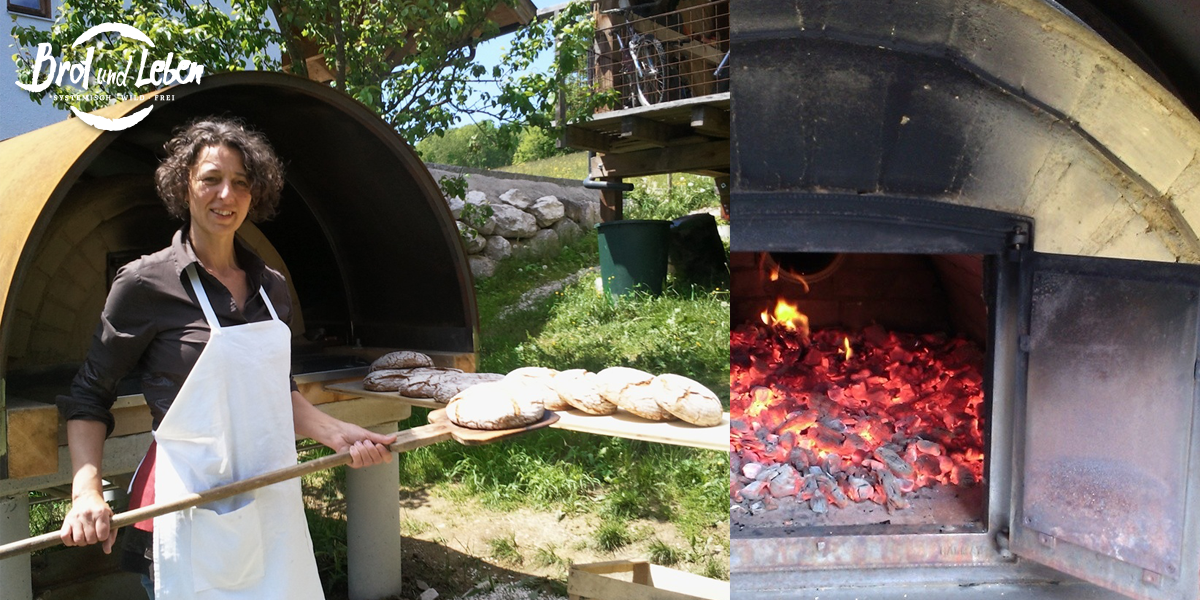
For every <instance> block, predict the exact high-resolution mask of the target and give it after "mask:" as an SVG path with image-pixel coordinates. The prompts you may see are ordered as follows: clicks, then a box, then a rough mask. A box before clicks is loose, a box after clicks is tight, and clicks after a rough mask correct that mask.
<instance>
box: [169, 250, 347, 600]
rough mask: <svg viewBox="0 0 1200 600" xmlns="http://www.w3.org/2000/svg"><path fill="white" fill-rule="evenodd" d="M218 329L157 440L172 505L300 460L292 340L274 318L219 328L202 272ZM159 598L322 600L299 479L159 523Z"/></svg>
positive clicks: (196, 282) (200, 293) (207, 308)
mask: <svg viewBox="0 0 1200 600" xmlns="http://www.w3.org/2000/svg"><path fill="white" fill-rule="evenodd" d="M187 271H188V278H189V279H191V282H192V287H193V289H195V290H196V297H197V298H198V299H199V301H200V306H201V307H202V308H203V309H204V316H205V318H206V319H207V320H208V325H209V327H210V329H211V331H212V333H211V337H210V338H209V340H208V345H207V346H205V347H204V350H203V352H201V354H200V358H199V359H198V360H197V361H196V366H195V367H193V368H192V371H191V373H190V374H189V375H188V377H187V379H186V380H185V381H184V383H183V387H181V388H180V389H179V395H178V396H176V398H175V401H174V402H173V403H172V404H171V408H170V409H169V410H168V411H167V414H166V416H165V417H164V418H163V421H162V423H161V424H160V425H159V426H158V430H157V431H156V432H155V434H154V438H155V440H156V441H157V443H158V450H157V452H158V456H157V460H156V464H155V482H154V496H155V501H156V502H166V501H169V500H172V499H175V498H178V497H180V496H182V495H185V494H188V493H191V492H199V491H203V490H207V489H210V488H213V487H216V486H218V485H224V484H227V483H231V482H234V481H238V480H241V479H245V478H247V477H252V476H254V475H259V474H261V473H265V472H267V471H272V470H275V469H279V468H282V467H286V466H289V465H294V464H296V445H295V434H294V432H295V425H294V423H293V421H292V401H291V389H290V386H289V384H288V374H289V372H290V367H291V344H290V338H291V335H290V332H289V330H288V327H287V325H285V324H284V323H283V322H282V321H280V320H279V317H278V316H277V315H276V313H275V308H274V307H273V306H272V305H271V301H270V299H269V298H268V297H267V295H266V292H265V290H263V289H262V288H259V294H261V295H262V298H263V301H264V302H266V304H267V309H268V310H269V311H270V312H271V320H269V321H260V322H257V323H246V324H243V325H238V326H236V327H221V324H220V322H218V321H217V317H216V314H214V313H213V309H212V304H211V303H210V302H209V300H208V295H207V294H206V293H205V292H204V287H203V286H202V285H201V284H200V279H199V277H197V275H196V269H195V266H194V265H191V266H189V267H188V268H187ZM154 595H155V598H156V600H177V599H196V600H210V599H212V600H216V599H244V600H251V599H253V600H268V599H273V598H280V599H284V598H286V599H287V600H307V599H314V600H323V598H324V594H323V593H322V592H321V581H320V579H319V577H318V576H317V566H316V560H315V559H314V557H313V551H312V539H311V538H310V537H309V534H308V523H307V521H306V520H305V518H304V505H303V500H302V496H301V491H300V480H299V479H291V480H288V481H284V482H281V483H277V484H275V485H271V486H267V487H265V488H260V489H258V490H255V491H252V492H247V493H245V494H241V495H238V496H235V497H233V498H229V499H226V500H222V501H219V502H215V503H211V504H205V505H202V506H198V507H195V508H191V509H187V510H183V511H180V512H175V513H171V514H168V515H163V516H161V517H155V519H154Z"/></svg>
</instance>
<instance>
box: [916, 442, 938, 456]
mask: <svg viewBox="0 0 1200 600" xmlns="http://www.w3.org/2000/svg"><path fill="white" fill-rule="evenodd" d="M916 446H917V452H920V453H921V454H932V455H934V456H939V455H941V454H944V453H945V450H943V449H942V446H941V444H938V443H937V442H930V441H928V440H917V444H916Z"/></svg>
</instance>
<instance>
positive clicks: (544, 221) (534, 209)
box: [528, 196, 566, 229]
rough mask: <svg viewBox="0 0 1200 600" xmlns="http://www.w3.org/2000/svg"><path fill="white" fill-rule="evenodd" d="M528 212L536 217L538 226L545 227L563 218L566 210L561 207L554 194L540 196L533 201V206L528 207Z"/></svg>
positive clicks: (561, 204)
mask: <svg viewBox="0 0 1200 600" xmlns="http://www.w3.org/2000/svg"><path fill="white" fill-rule="evenodd" d="M528 212H529V214H531V215H533V218H535V219H537V224H538V227H541V228H542V229H545V228H547V227H549V226H551V225H553V224H555V223H557V222H558V220H559V219H561V218H563V215H565V214H566V211H565V210H564V209H563V203H562V202H559V201H558V198H555V197H554V196H542V197H541V198H538V199H537V200H535V201H534V202H533V206H530V207H529V209H528Z"/></svg>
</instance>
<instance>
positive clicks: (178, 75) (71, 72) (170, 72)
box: [17, 23, 204, 131]
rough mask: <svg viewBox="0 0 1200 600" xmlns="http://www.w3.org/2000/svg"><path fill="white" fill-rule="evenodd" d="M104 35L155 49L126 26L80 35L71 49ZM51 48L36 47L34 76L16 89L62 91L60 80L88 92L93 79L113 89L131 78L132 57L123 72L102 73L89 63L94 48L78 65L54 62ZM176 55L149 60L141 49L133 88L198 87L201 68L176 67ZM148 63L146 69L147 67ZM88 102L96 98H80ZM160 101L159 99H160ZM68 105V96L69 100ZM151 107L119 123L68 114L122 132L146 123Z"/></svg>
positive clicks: (196, 65)
mask: <svg viewBox="0 0 1200 600" xmlns="http://www.w3.org/2000/svg"><path fill="white" fill-rule="evenodd" d="M103 33H116V34H118V35H120V36H121V37H126V38H129V39H133V40H137V41H139V42H142V43H144V44H146V45H147V46H149V47H150V48H153V47H154V42H153V41H151V40H150V38H149V37H148V36H147V35H146V34H144V33H142V32H141V31H138V29H137V28H136V27H132V26H129V25H125V24H122V23H101V24H99V25H97V26H95V27H92V28H91V29H88V30H87V31H85V32H83V34H82V35H80V36H79V37H78V38H76V39H75V43H73V44H71V47H73V48H75V47H79V46H80V45H81V44H84V43H87V42H88V41H90V40H91V39H92V38H94V37H96V36H98V35H100V34H103ZM52 50H53V47H52V46H51V45H50V44H49V43H46V42H43V43H41V44H38V51H37V57H36V58H34V62H33V75H32V76H31V78H30V82H29V83H21V82H20V81H18V82H17V87H19V88H21V89H23V90H25V91H27V92H33V93H38V92H42V91H45V90H46V89H47V88H49V87H50V86H51V85H54V86H56V87H61V86H62V84H63V79H66V80H67V82H68V83H70V84H73V85H78V86H79V87H80V88H81V89H84V90H86V89H88V88H89V87H90V84H91V82H92V81H93V79H94V80H95V81H97V82H100V83H108V84H115V85H127V84H128V83H129V81H130V77H131V76H133V63H134V58H135V57H133V56H131V57H129V60H128V61H127V62H126V63H125V68H124V69H115V68H113V69H105V68H101V67H99V66H94V65H93V64H92V59H93V58H95V55H96V48H95V47H94V46H93V47H91V48H88V51H87V56H86V57H85V58H84V59H83V60H82V61H80V62H76V63H71V62H68V61H65V60H62V58H61V57H60V58H59V59H58V60H55V58H54V57H53V56H51V55H50V52H51V51H52ZM174 58H175V53H174V52H169V53H167V58H166V60H150V51H149V49H148V48H143V49H142V53H141V61H140V62H139V63H138V68H137V74H136V78H135V79H133V85H135V86H138V87H141V86H153V87H152V88H151V89H152V90H154V89H158V88H161V87H163V86H167V85H174V84H184V83H200V79H201V78H202V77H203V76H204V65H202V64H199V63H194V62H191V61H189V60H185V59H180V60H179V61H178V62H177V63H176V62H174ZM147 62H149V66H147ZM43 69H44V70H45V78H44V79H42V72H43ZM81 96H86V98H79V99H87V100H93V99H95V96H96V94H81ZM104 96H105V99H113V98H116V99H120V100H129V99H131V98H143V97H144V96H134V95H124V96H121V95H104ZM160 97H162V96H160ZM68 101H69V96H68ZM153 109H154V107H153V106H147V107H146V108H143V109H141V110H139V111H137V112H135V113H133V114H132V115H128V116H125V117H121V118H119V119H107V118H104V117H101V116H98V115H93V114H89V113H86V112H83V111H82V110H79V109H78V108H76V107H74V106H71V112H72V113H74V114H75V116H76V117H79V120H80V121H83V122H84V123H87V124H88V125H91V126H92V127H95V128H96V129H103V130H104V131H121V130H123V129H129V128H130V127H133V126H134V125H137V124H138V123H140V122H141V121H142V120H143V119H145V118H146V117H147V116H148V115H149V114H150V111H151V110H153Z"/></svg>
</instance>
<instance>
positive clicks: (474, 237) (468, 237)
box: [455, 221, 487, 254]
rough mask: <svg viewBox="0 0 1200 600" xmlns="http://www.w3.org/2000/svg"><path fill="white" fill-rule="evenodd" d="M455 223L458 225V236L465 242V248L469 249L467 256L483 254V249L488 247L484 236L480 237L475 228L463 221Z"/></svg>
mask: <svg viewBox="0 0 1200 600" xmlns="http://www.w3.org/2000/svg"><path fill="white" fill-rule="evenodd" d="M455 223H456V224H457V225H458V235H459V237H461V238H462V240H463V246H466V248H467V254H479V253H480V252H483V249H484V248H486V247H487V240H485V239H483V236H482V235H479V232H478V231H475V228H474V227H471V226H470V225H467V224H466V223H463V222H462V221H455Z"/></svg>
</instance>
